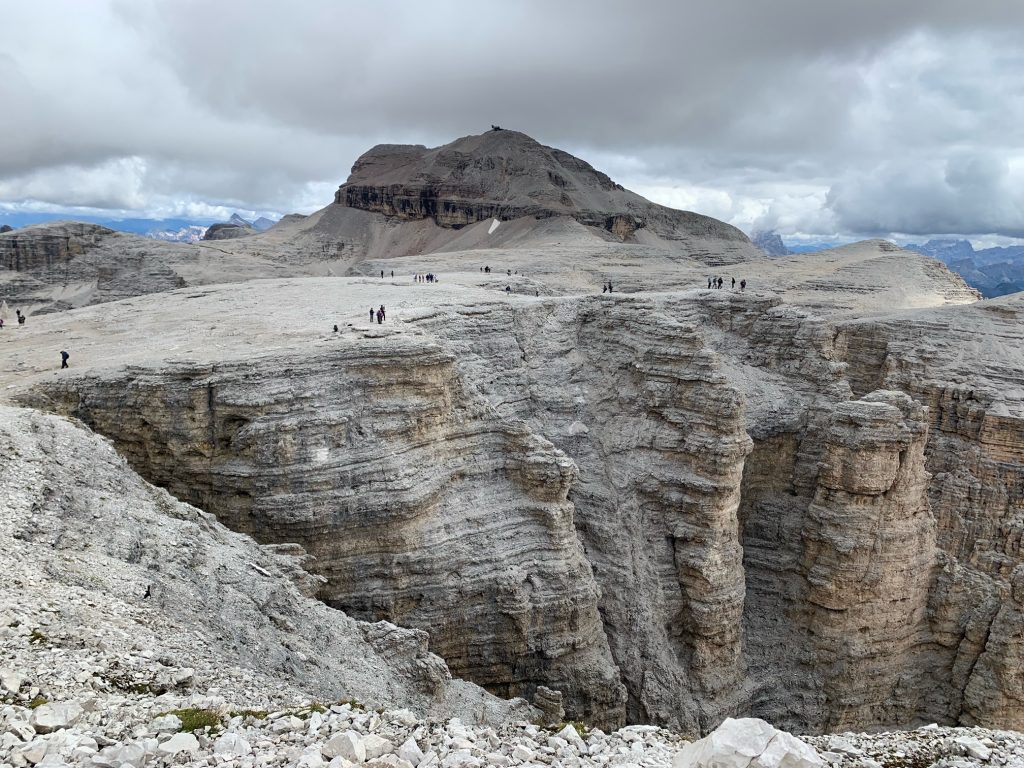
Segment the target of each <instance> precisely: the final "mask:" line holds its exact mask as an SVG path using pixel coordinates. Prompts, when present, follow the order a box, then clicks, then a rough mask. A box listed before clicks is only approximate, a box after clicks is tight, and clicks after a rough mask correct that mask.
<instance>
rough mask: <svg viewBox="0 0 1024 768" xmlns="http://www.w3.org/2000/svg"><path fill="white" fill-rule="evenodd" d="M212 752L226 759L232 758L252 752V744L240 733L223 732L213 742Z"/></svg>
mask: <svg viewBox="0 0 1024 768" xmlns="http://www.w3.org/2000/svg"><path fill="white" fill-rule="evenodd" d="M213 754H214V755H216V756H217V757H223V758H224V759H226V760H233V759H235V758H238V757H244V756H245V755H249V754H252V745H250V744H249V742H248V740H246V738H245V737H244V736H241V735H240V734H237V733H225V734H224V735H223V736H220V737H218V738H217V740H216V741H215V742H213Z"/></svg>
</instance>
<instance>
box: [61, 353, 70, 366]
mask: <svg viewBox="0 0 1024 768" xmlns="http://www.w3.org/2000/svg"><path fill="white" fill-rule="evenodd" d="M69 357H71V355H69V354H68V353H67V352H65V351H64V350H61V352H60V367H61V369H62V370H63V369H64V368H67V367H68V358H69Z"/></svg>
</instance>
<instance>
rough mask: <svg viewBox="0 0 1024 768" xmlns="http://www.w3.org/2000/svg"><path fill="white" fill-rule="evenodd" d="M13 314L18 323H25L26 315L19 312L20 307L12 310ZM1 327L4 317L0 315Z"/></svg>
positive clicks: (1, 326)
mask: <svg viewBox="0 0 1024 768" xmlns="http://www.w3.org/2000/svg"><path fill="white" fill-rule="evenodd" d="M14 314H16V315H17V316H18V325H24V324H25V318H26V317H27V315H23V314H21V310H20V309H16V310H14ZM3 327H4V319H3V318H2V317H0V330H3Z"/></svg>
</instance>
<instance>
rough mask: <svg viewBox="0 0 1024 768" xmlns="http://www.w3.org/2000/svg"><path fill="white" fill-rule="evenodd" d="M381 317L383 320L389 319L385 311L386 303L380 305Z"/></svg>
mask: <svg viewBox="0 0 1024 768" xmlns="http://www.w3.org/2000/svg"><path fill="white" fill-rule="evenodd" d="M380 319H381V320H387V315H386V314H385V312H384V305H383V304H381V305H380Z"/></svg>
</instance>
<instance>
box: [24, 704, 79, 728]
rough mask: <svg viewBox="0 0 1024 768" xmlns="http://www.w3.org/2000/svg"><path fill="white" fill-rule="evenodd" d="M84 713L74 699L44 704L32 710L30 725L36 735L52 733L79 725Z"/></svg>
mask: <svg viewBox="0 0 1024 768" xmlns="http://www.w3.org/2000/svg"><path fill="white" fill-rule="evenodd" d="M83 711H84V710H83V709H82V705H81V704H79V703H78V702H77V701H75V700H73V699H72V700H70V701H58V702H53V703H49V704H43V705H42V706H39V707H36V708H35V709H34V710H32V716H31V717H30V718H29V723H30V724H31V726H32V727H33V728H34V729H35V730H36V733H51V732H52V731H56V730H60V729H61V728H68V727H70V726H72V725H74V724H75V723H77V722H78V721H79V719H80V718H81V717H82V713H83Z"/></svg>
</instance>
